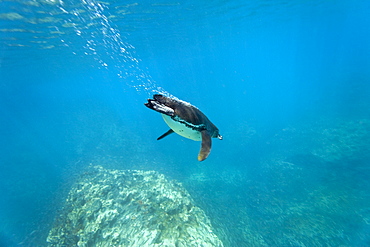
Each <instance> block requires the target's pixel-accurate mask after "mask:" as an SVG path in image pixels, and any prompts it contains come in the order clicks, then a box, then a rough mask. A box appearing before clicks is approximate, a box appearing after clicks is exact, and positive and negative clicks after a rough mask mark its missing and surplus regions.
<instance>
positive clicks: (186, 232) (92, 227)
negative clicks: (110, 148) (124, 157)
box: [47, 166, 223, 247]
mask: <svg viewBox="0 0 370 247" xmlns="http://www.w3.org/2000/svg"><path fill="white" fill-rule="evenodd" d="M47 242H48V244H49V246H125V247H126V246H127V247H129V246H130V247H131V246H138V247H139V246H140V247H142V246H179V247H180V246H209V247H211V246H223V244H222V242H221V241H220V240H219V238H218V237H217V236H216V235H215V234H214V233H213V231H212V227H211V224H210V221H209V219H208V218H207V216H206V215H205V213H204V212H203V211H202V210H201V209H200V208H198V207H196V206H194V203H193V201H192V198H191V197H190V195H189V193H188V192H187V191H186V190H185V189H184V188H183V187H182V185H180V184H178V183H175V182H172V181H171V182H170V181H168V180H167V179H166V178H165V176H164V175H162V174H159V173H157V172H155V171H137V170H128V171H119V170H107V169H104V168H103V167H101V166H95V167H92V168H91V171H89V172H86V173H84V175H83V176H82V178H81V179H80V180H79V181H78V182H77V183H76V184H75V186H74V187H73V188H72V189H71V191H70V192H69V195H68V198H67V200H66V202H65V206H64V208H63V210H62V212H61V213H60V215H59V216H58V217H57V219H56V220H55V223H54V226H53V228H52V229H51V230H50V232H49V236H48V237H47Z"/></svg>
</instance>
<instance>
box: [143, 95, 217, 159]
mask: <svg viewBox="0 0 370 247" xmlns="http://www.w3.org/2000/svg"><path fill="white" fill-rule="evenodd" d="M144 105H145V106H146V107H148V108H149V109H152V110H154V111H157V112H159V113H161V115H162V117H163V120H164V121H165V122H166V124H167V125H168V126H169V127H170V130H168V131H167V132H166V133H164V134H163V135H161V136H160V137H158V138H157V140H161V139H162V138H164V137H166V136H168V135H170V134H172V133H174V132H175V133H176V134H179V135H180V136H183V137H185V138H188V139H191V140H194V141H202V144H201V148H200V151H199V154H198V160H199V161H203V160H205V159H206V158H207V157H208V155H209V153H210V152H211V145H212V141H211V138H218V139H220V140H222V136H221V135H220V134H219V130H218V128H217V127H216V126H215V125H214V124H213V123H212V122H211V121H210V120H209V119H208V118H207V117H206V115H204V114H203V113H202V112H201V111H200V110H199V109H198V108H197V107H195V106H193V105H191V104H190V103H187V102H185V101H182V100H177V99H173V98H169V97H166V96H163V95H161V94H155V95H153V99H148V102H147V103H145V104H144Z"/></svg>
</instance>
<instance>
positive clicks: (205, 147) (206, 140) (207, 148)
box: [198, 130, 212, 161]
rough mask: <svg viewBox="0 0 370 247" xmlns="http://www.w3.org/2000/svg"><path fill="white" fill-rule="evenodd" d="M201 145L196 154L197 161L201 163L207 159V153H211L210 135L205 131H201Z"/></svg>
mask: <svg viewBox="0 0 370 247" xmlns="http://www.w3.org/2000/svg"><path fill="white" fill-rule="evenodd" d="M201 134H202V145H201V148H200V151H199V154H198V160H199V161H203V160H205V159H207V157H208V155H209V153H210V152H211V146H212V140H211V135H210V134H209V133H208V131H207V130H202V131H201Z"/></svg>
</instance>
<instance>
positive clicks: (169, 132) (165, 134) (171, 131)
mask: <svg viewBox="0 0 370 247" xmlns="http://www.w3.org/2000/svg"><path fill="white" fill-rule="evenodd" d="M173 132H174V131H173V130H172V129H170V130H169V131H167V132H166V133H164V134H163V135H161V136H160V137H158V138H157V140H160V139H162V138H164V137H166V136H168V135H169V134H172V133H173Z"/></svg>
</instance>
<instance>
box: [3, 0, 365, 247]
mask: <svg viewBox="0 0 370 247" xmlns="http://www.w3.org/2000/svg"><path fill="white" fill-rule="evenodd" d="M369 10H370V3H369V1H362V0H359V1H351V0H342V1H319V0H314V1H267V0H264V1H238V0H234V1H194V0H193V1H183V2H181V1H180V2H172V1H168V0H165V1H138V2H122V1H116V0H106V1H95V0H85V1H82V0H67V1H62V0H55V1H51V0H50V1H47V0H44V1H20V0H19V1H17V0H13V1H11V0H8V1H0V116H1V118H0V134H1V137H0V198H1V199H0V246H43V245H45V244H46V242H45V239H46V236H47V234H48V231H49V230H50V228H51V227H52V223H53V220H54V217H55V216H56V215H57V213H58V210H59V209H60V208H61V206H62V205H63V201H64V200H65V198H66V194H67V193H68V190H69V188H70V186H71V184H72V183H73V181H75V179H76V178H78V176H79V174H80V173H81V172H82V171H83V170H84V169H85V168H86V167H88V165H89V164H90V163H92V164H99V165H103V166H104V167H107V168H114V169H145V170H156V171H159V172H161V173H164V174H165V175H166V176H167V177H168V178H170V179H176V180H177V181H179V182H181V183H182V184H183V185H184V186H185V188H186V189H187V190H189V192H190V193H191V194H192V196H193V198H194V200H195V202H196V204H197V205H199V206H200V207H201V208H202V209H203V210H205V212H206V213H207V215H208V216H209V217H210V220H211V222H212V224H213V226H214V228H215V232H216V234H217V235H218V236H219V237H220V238H221V240H222V241H223V242H224V244H225V246H368V245H370V192H369V191H370V182H369V181H370V163H369V160H370V152H369V150H370V141H369V140H370V110H369V109H370V17H369V14H368V13H369ZM158 92H160V93H164V94H167V95H171V96H175V97H178V98H180V99H182V100H185V101H188V102H190V103H192V104H194V105H196V106H197V107H198V108H200V109H201V110H202V111H203V112H204V113H205V114H206V115H207V116H208V117H209V118H210V119H211V121H212V122H213V123H214V124H215V125H216V126H217V127H218V128H219V129H220V134H221V135H223V137H224V140H222V141H219V140H217V139H214V140H213V148H212V152H211V154H210V156H209V157H208V159H207V160H205V161H204V162H202V163H199V162H198V161H197V159H196V158H197V153H198V150H199V146H200V143H198V142H194V141H191V140H187V139H184V138H182V137H180V136H176V135H171V136H169V137H166V138H165V139H163V140H161V141H156V138H157V137H158V136H160V135H161V134H163V133H164V132H165V131H167V129H168V127H167V126H166V125H165V123H164V122H163V120H162V118H161V117H160V115H159V114H157V113H155V112H153V111H151V110H149V109H147V108H146V107H145V106H144V105H143V103H144V102H146V99H147V98H148V97H151V96H152V94H153V93H158Z"/></svg>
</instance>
